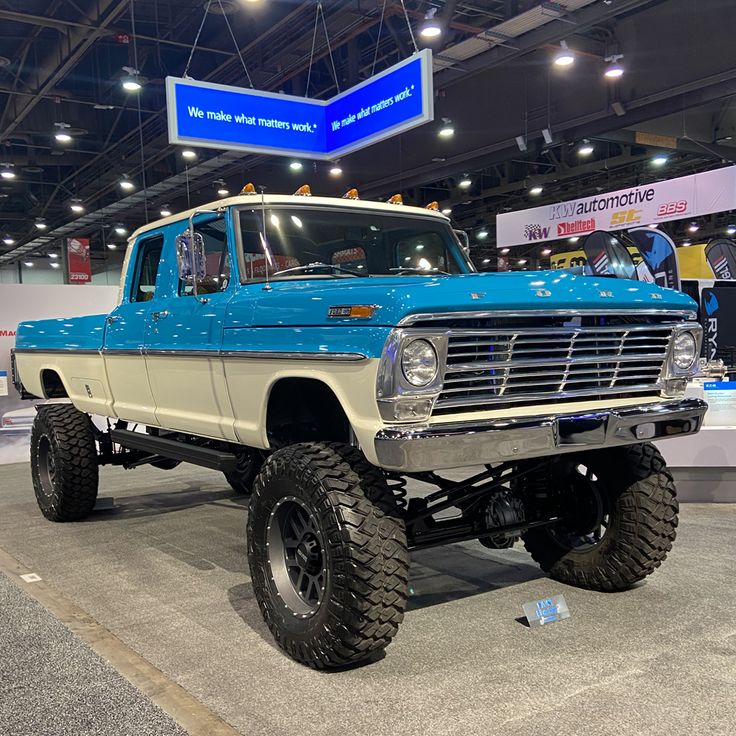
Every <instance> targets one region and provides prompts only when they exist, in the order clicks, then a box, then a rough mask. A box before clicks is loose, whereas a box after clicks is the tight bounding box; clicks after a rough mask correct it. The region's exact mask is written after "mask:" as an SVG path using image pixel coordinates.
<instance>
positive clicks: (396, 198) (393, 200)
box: [386, 194, 404, 204]
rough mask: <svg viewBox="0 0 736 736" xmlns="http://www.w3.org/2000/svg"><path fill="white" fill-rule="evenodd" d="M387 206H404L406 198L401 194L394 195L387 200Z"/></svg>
mask: <svg viewBox="0 0 736 736" xmlns="http://www.w3.org/2000/svg"><path fill="white" fill-rule="evenodd" d="M386 204H404V198H403V197H402V196H401V195H400V194H393V195H391V196H390V197H389V198H388V199H387V200H386Z"/></svg>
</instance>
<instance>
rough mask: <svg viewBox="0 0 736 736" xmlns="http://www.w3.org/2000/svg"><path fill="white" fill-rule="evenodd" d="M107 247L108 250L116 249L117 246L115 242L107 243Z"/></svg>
mask: <svg viewBox="0 0 736 736" xmlns="http://www.w3.org/2000/svg"><path fill="white" fill-rule="evenodd" d="M107 248H108V250H117V249H118V246H117V243H108V244H107Z"/></svg>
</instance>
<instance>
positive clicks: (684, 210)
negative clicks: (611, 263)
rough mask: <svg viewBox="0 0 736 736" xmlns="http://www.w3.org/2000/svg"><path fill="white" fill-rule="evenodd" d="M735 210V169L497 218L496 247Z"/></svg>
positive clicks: (728, 168)
mask: <svg viewBox="0 0 736 736" xmlns="http://www.w3.org/2000/svg"><path fill="white" fill-rule="evenodd" d="M731 209H736V166H729V167H727V168H723V169H716V170H715V171H706V172H705V173H703V174H693V175H691V176H683V177H680V178H678V179H671V180H669V181H659V182H655V183H653V184H645V185H643V186H639V187H632V188H631V189H621V190H619V191H617V192H610V193H608V194H599V195H595V196H593V197H585V198H583V199H574V200H572V201H570V202H560V203H558V204H551V205H546V206H543V207H534V208H532V209H528V210H520V211H518V212H506V213H504V214H501V215H498V217H497V218H496V229H497V233H498V238H497V245H498V247H505V246H509V245H523V244H524V243H529V242H534V241H544V240H556V239H558V238H567V237H571V236H575V235H587V234H589V233H592V232H594V231H595V230H605V231H609V232H610V231H613V230H624V229H627V230H628V229H631V228H636V227H641V226H642V225H649V224H652V223H658V222H667V221H668V220H680V219H682V218H683V217H688V216H693V217H696V216H699V215H706V214H709V213H711V212H723V211H725V210H731Z"/></svg>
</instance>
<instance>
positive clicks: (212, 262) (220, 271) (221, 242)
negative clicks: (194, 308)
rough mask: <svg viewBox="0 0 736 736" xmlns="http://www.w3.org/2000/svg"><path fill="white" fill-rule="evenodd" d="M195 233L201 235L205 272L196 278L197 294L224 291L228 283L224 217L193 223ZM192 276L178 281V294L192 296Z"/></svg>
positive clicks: (228, 261)
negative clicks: (198, 223) (197, 223)
mask: <svg viewBox="0 0 736 736" xmlns="http://www.w3.org/2000/svg"><path fill="white" fill-rule="evenodd" d="M194 231H195V233H197V234H198V235H200V236H201V238H202V243H203V246H204V264H205V274H204V276H203V277H201V278H198V279H197V294H216V293H217V292H219V291H225V289H227V287H228V284H229V283H230V271H231V266H230V254H229V253H228V249H227V228H226V224H225V218H222V217H221V218H219V219H217V220H212V221H211V222H206V223H203V224H201V225H195V227H194ZM200 273H201V272H200ZM193 294H194V285H193V282H192V277H190V278H188V279H186V280H185V281H179V295H180V296H192V295H193Z"/></svg>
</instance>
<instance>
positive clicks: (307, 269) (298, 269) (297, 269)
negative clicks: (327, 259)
mask: <svg viewBox="0 0 736 736" xmlns="http://www.w3.org/2000/svg"><path fill="white" fill-rule="evenodd" d="M324 269H327V270H329V271H333V272H335V273H346V274H349V275H350V276H357V277H358V278H364V277H366V276H367V275H368V274H365V273H358V272H357V271H350V270H349V269H347V268H342V267H341V266H335V265H333V264H332V263H307V264H306V265H304V266H294V268H285V269H284V270H283V271H276V272H275V273H272V274H271V278H274V277H276V276H283V275H284V274H288V273H305V274H308V273H311V272H317V271H321V270H324Z"/></svg>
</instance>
